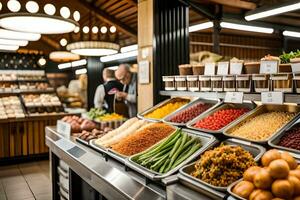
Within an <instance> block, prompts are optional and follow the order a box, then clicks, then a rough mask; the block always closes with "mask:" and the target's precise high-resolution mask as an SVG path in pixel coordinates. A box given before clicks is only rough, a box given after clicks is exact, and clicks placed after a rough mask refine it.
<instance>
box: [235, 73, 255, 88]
mask: <svg viewBox="0 0 300 200" xmlns="http://www.w3.org/2000/svg"><path fill="white" fill-rule="evenodd" d="M251 88H252V81H251V75H250V74H240V75H237V76H236V91H238V92H251Z"/></svg>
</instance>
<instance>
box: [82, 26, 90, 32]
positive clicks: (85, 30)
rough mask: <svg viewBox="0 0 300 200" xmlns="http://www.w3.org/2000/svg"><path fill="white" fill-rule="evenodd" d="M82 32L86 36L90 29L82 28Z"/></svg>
mask: <svg viewBox="0 0 300 200" xmlns="http://www.w3.org/2000/svg"><path fill="white" fill-rule="evenodd" d="M82 31H83V32H84V33H85V34H87V33H89V32H90V28H89V27H88V26H84V27H83V28H82Z"/></svg>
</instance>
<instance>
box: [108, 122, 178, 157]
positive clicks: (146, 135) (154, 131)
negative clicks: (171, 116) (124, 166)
mask: <svg viewBox="0 0 300 200" xmlns="http://www.w3.org/2000/svg"><path fill="white" fill-rule="evenodd" d="M174 131H175V128H173V127H171V126H169V125H167V124H163V123H153V124H150V125H147V126H146V127H144V128H142V129H141V130H139V131H137V132H135V133H133V134H131V135H129V136H127V137H126V138H124V139H122V140H121V141H120V142H118V143H116V144H114V145H112V146H111V147H112V149H113V150H114V151H116V152H118V153H120V154H122V155H125V156H131V155H134V154H137V153H140V152H142V151H144V150H146V149H148V148H149V147H151V146H153V145H154V144H156V143H157V142H159V141H161V140H162V139H164V138H166V137H167V136H169V135H170V134H171V133H173V132H174Z"/></svg>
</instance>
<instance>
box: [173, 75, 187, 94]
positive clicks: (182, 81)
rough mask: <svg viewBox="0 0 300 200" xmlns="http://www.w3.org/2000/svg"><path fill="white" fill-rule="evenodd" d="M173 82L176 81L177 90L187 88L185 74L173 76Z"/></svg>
mask: <svg viewBox="0 0 300 200" xmlns="http://www.w3.org/2000/svg"><path fill="white" fill-rule="evenodd" d="M175 82H176V89H177V90H178V91H186V90H187V84H186V76H175Z"/></svg>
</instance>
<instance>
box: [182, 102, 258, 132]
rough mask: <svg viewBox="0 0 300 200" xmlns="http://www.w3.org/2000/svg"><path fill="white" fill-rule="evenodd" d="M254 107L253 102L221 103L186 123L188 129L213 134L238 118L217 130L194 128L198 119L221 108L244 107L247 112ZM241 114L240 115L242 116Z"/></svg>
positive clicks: (221, 130)
mask: <svg viewBox="0 0 300 200" xmlns="http://www.w3.org/2000/svg"><path fill="white" fill-rule="evenodd" d="M255 107H256V104H254V103H253V102H244V103H243V104H232V103H224V102H223V103H222V104H220V105H219V106H217V107H216V108H214V109H212V110H210V111H208V112H206V113H203V114H201V115H199V116H198V117H196V118H195V119H193V120H192V121H190V122H189V123H188V124H187V127H188V128H190V129H193V130H197V131H201V132H207V133H213V134H220V133H223V131H224V130H225V129H226V128H227V127H229V126H230V124H232V123H234V121H236V120H238V119H236V120H234V121H232V122H230V123H229V124H227V125H226V126H224V127H223V128H221V129H219V130H208V129H202V128H196V127H195V126H194V125H195V124H196V123H197V122H198V121H199V120H202V119H205V118H206V117H209V116H211V115H213V114H214V113H215V112H218V111H220V110H222V109H231V108H233V109H235V108H237V109H242V108H246V109H249V112H251V110H253V109H254V108H255ZM244 115H247V113H245V114H244ZM244 115H242V116H244ZM242 116H240V117H239V118H241V117H242Z"/></svg>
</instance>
